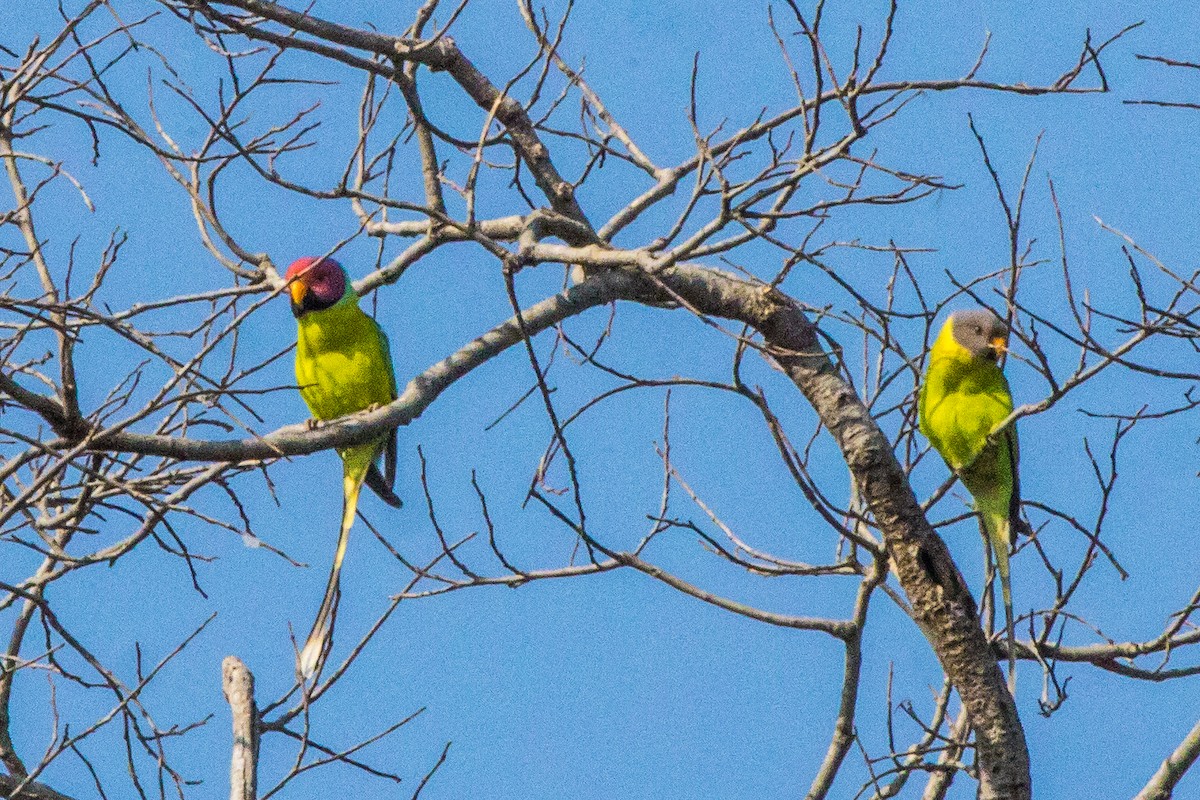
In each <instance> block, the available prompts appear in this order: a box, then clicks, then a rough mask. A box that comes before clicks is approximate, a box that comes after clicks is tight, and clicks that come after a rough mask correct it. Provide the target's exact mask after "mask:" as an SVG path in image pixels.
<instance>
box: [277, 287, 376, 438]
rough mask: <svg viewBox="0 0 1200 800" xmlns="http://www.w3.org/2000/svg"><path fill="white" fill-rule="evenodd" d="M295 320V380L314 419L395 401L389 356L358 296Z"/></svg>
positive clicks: (324, 418) (344, 413)
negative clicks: (359, 302) (359, 304)
mask: <svg viewBox="0 0 1200 800" xmlns="http://www.w3.org/2000/svg"><path fill="white" fill-rule="evenodd" d="M297 322H298V328H299V331H298V337H297V342H296V383H297V384H298V385H299V386H300V395H301V396H302V397H303V398H304V402H305V403H307V404H308V408H309V410H310V411H311V412H312V415H313V416H314V417H316V418H317V419H320V420H329V419H335V418H337V417H342V416H345V415H347V414H352V413H354V412H356V411H362V410H363V409H365V408H368V407H370V406H372V405H385V404H387V403H390V402H391V401H392V399H393V395H394V391H393V388H392V377H391V376H392V372H391V356H390V355H389V354H388V352H387V347H386V345H385V344H384V342H385V340H384V338H383V335H382V334H381V332H380V330H379V326H378V325H376V324H375V321H374V320H373V319H371V318H370V317H368V316H367V315H366V314H364V313H363V312H362V310H361V309H360V308H359V307H358V303H357V301H356V299H355V298H352V297H348V298H346V299H345V300H343V301H341V302H339V303H338V304H337V305H335V306H333V307H332V308H327V309H325V310H323V311H313V312H310V313H308V314H305V315H304V316H303V317H301V318H300V319H299V320H298V321H297Z"/></svg>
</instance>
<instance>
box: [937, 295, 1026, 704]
mask: <svg viewBox="0 0 1200 800" xmlns="http://www.w3.org/2000/svg"><path fill="white" fill-rule="evenodd" d="M1007 350H1008V326H1007V325H1005V323H1004V321H1003V320H1001V319H1000V318H999V317H998V316H996V314H995V313H993V312H992V311H990V310H986V309H980V310H975V311H958V312H955V313H954V314H951V315H950V318H949V319H948V320H946V322H945V324H944V325H943V326H942V329H941V332H940V333H938V337H937V340H936V341H934V343H933V347H932V348H931V349H930V351H929V361H928V364H927V366H926V370H925V378H924V380H923V381H922V382H921V393H920V397H919V399H918V404H917V405H918V415H919V417H920V426H921V433H923V434H925V436H926V438H928V439H929V441H930V442H931V443H932V444H933V447H934V449H935V450H937V451H938V453H940V454H941V456H942V458H943V459H945V461H946V464H947V466H949V467H950V469H951V470H952V471H953V472H954V474H955V475H957V476H958V478H959V480H961V481H962V483H963V486H965V487H967V491H969V492H970V493H971V496H972V497H973V498H974V500H975V510H976V511H978V512H979V517H980V520H981V522H982V524H983V528H984V532H985V533H986V534H987V539H988V542H989V543H990V545H991V549H992V553H993V555H994V557H995V561H996V571H997V572H998V573H999V574H1000V587H1001V591H1002V592H1003V595H1004V619H1005V627H1006V632H1007V634H1008V671H1009V678H1008V681H1009V687H1010V689H1011V688H1012V687H1013V686H1014V685H1015V684H1014V682H1015V679H1016V678H1015V676H1016V655H1015V651H1014V646H1013V611H1012V589H1011V586H1010V583H1009V569H1008V554H1009V549H1010V547H1011V546H1012V544H1013V541H1014V537H1015V532H1016V530H1017V527H1018V526H1019V525H1020V519H1021V516H1020V513H1021V490H1020V482H1019V480H1018V477H1017V462H1018V460H1019V450H1018V446H1017V431H1016V428H1015V427H1014V426H1013V425H1009V426H1007V427H1006V428H1004V430H1002V431H999V432H997V433H995V435H993V436H991V437H990V438H989V434H991V433H992V432H993V430H995V428H996V426H997V425H999V424H1000V423H1001V422H1003V421H1004V420H1005V419H1007V418H1008V416H1009V415H1010V414H1011V413H1012V410H1013V400H1012V392H1011V391H1010V390H1009V388H1008V381H1007V380H1005V378H1004V373H1003V372H1002V371H1001V365H1002V364H1003V357H1004V354H1005V353H1006V352H1007Z"/></svg>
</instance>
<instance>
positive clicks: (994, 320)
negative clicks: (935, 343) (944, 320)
mask: <svg viewBox="0 0 1200 800" xmlns="http://www.w3.org/2000/svg"><path fill="white" fill-rule="evenodd" d="M950 322H951V325H952V327H951V329H950V330H951V332H952V333H953V334H954V341H956V342H958V343H959V344H960V345H962V346H963V347H965V348H966V349H967V351H968V352H970V354H971V355H972V356H974V357H975V358H986V359H987V360H989V361H996V360H998V359H999V358H1000V355H1001V354H1002V353H1003V352H1004V351H1005V350H1007V349H1008V326H1007V325H1005V324H1004V320H1002V319H1000V317H998V316H996V313H995V312H994V311H992V310H991V309H985V308H980V309H976V310H973V311H956V312H954V313H953V314H952V315H950Z"/></svg>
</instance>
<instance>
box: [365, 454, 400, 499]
mask: <svg viewBox="0 0 1200 800" xmlns="http://www.w3.org/2000/svg"><path fill="white" fill-rule="evenodd" d="M384 458H387V455H386V454H385V455H384ZM395 477H396V469H395V462H393V465H392V478H391V480H389V479H388V478H386V477H385V476H384V474H383V473H382V472H380V471H379V467H377V466H375V465H374V464H372V465H371V466H370V467H369V468H368V469H367V478H366V484H367V488H368V489H370V490H371V491H372V492H374V493H375V494H377V495H379V499H380V500H382V501H383V502H385V503H387V504H388V505H389V506H391V507H392V508H400V507H401V506H403V505H404V503H403V502H402V501H401V500H400V498H399V497H397V496H396V493H395V492H394V491H392V482H393V481H394V480H395Z"/></svg>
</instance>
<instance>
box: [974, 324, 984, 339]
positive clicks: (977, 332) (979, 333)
mask: <svg viewBox="0 0 1200 800" xmlns="http://www.w3.org/2000/svg"><path fill="white" fill-rule="evenodd" d="M975 335H976V336H983V328H981V327H980V326H978V325H976V326H975Z"/></svg>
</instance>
